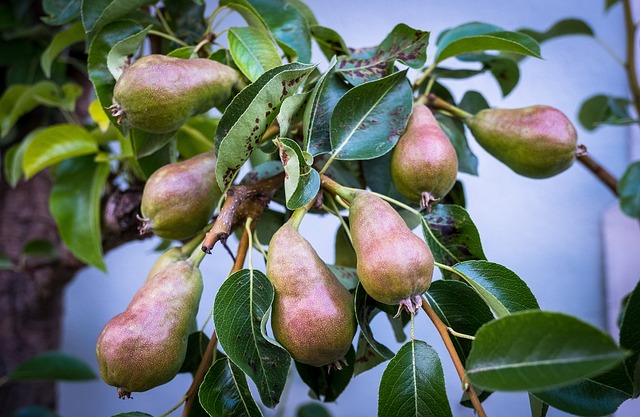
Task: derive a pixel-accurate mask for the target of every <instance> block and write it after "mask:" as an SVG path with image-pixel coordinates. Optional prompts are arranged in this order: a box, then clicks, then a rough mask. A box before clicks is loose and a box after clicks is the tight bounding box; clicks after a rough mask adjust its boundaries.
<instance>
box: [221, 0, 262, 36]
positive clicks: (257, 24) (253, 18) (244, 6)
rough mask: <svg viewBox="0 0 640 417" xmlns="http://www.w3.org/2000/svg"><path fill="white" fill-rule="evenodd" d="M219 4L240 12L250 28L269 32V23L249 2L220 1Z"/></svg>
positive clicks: (239, 0)
mask: <svg viewBox="0 0 640 417" xmlns="http://www.w3.org/2000/svg"><path fill="white" fill-rule="evenodd" d="M219 4H220V6H221V7H222V6H226V7H228V8H230V9H232V10H235V11H236V12H238V13H239V14H240V15H241V16H242V17H243V18H244V20H246V21H247V23H248V24H249V25H250V26H252V27H254V28H257V29H263V30H266V31H269V26H267V22H265V21H264V19H263V18H262V16H260V14H259V13H258V11H257V10H256V9H255V8H254V7H253V6H252V5H251V3H249V1H248V0H220V2H219Z"/></svg>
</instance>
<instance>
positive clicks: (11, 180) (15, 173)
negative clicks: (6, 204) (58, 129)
mask: <svg viewBox="0 0 640 417" xmlns="http://www.w3.org/2000/svg"><path fill="white" fill-rule="evenodd" d="M42 130H43V128H40V127H38V128H35V129H33V130H32V131H31V132H29V133H28V134H27V135H26V136H25V137H24V138H23V139H22V141H21V142H19V143H16V144H14V145H12V146H11V147H9V148H8V149H7V152H6V153H5V155H4V166H3V168H4V175H5V178H6V180H7V183H8V184H9V185H10V186H11V187H15V186H16V185H17V184H18V182H19V181H20V180H21V179H22V177H23V175H24V171H23V170H22V160H23V159H24V151H25V149H26V148H27V146H29V143H30V142H31V141H32V140H33V138H34V137H35V136H36V135H37V134H38V133H40V132H41V131H42Z"/></svg>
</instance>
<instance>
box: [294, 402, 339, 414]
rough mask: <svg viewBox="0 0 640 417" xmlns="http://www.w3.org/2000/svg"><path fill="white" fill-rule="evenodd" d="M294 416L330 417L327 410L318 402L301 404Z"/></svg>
mask: <svg viewBox="0 0 640 417" xmlns="http://www.w3.org/2000/svg"><path fill="white" fill-rule="evenodd" d="M296 417H331V414H330V413H329V410H327V409H326V408H324V407H323V406H322V405H320V404H318V403H309V404H304V405H301V406H300V408H298V412H297V413H296Z"/></svg>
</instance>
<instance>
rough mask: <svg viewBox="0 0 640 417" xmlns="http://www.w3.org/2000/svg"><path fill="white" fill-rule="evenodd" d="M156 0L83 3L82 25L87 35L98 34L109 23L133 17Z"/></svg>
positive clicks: (103, 0) (110, 0)
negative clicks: (133, 14) (141, 8)
mask: <svg viewBox="0 0 640 417" xmlns="http://www.w3.org/2000/svg"><path fill="white" fill-rule="evenodd" d="M152 3H155V0H92V1H83V2H82V23H83V24H84V29H85V31H86V32H87V33H89V32H94V33H95V32H97V31H98V30H100V29H102V28H103V27H104V26H106V25H108V24H109V23H112V22H115V21H116V20H118V19H122V18H125V17H128V16H130V15H131V13H132V12H133V11H135V10H138V9H139V8H140V7H141V6H144V5H146V4H152Z"/></svg>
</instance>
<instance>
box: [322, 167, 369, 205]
mask: <svg viewBox="0 0 640 417" xmlns="http://www.w3.org/2000/svg"><path fill="white" fill-rule="evenodd" d="M320 180H321V181H322V182H321V184H322V188H324V189H325V190H327V191H329V192H330V193H331V194H334V195H337V196H340V197H341V198H342V199H343V200H345V201H347V202H349V203H350V202H351V201H352V200H353V199H354V198H356V193H357V192H359V191H362V190H357V189H355V188H349V187H345V186H344V185H340V184H338V183H337V182H335V181H334V180H332V179H331V178H329V177H327V176H326V175H325V174H321V175H320Z"/></svg>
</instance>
